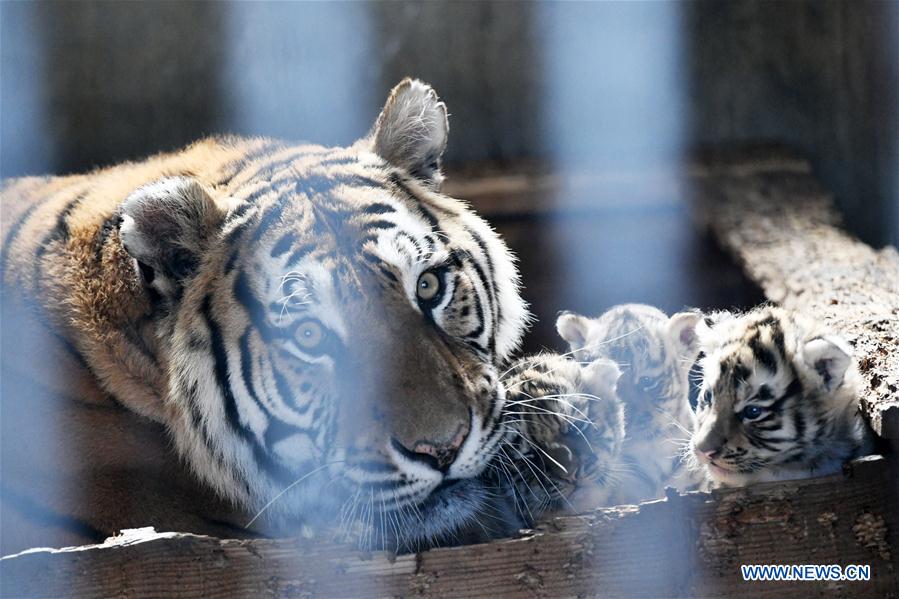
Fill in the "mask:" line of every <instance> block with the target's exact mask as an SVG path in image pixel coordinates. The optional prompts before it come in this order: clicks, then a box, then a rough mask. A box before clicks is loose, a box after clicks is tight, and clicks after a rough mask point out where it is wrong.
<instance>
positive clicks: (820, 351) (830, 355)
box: [802, 335, 852, 391]
mask: <svg viewBox="0 0 899 599" xmlns="http://www.w3.org/2000/svg"><path fill="white" fill-rule="evenodd" d="M802 361H803V362H805V365H806V366H808V367H809V369H811V370H812V371H814V372H815V374H816V375H817V377H818V379H819V380H820V381H821V384H822V385H824V388H825V389H827V390H828V391H833V390H834V389H836V388H837V387H839V386H840V385H842V384H843V378H844V377H845V376H846V371H847V370H848V369H849V365H850V363H851V362H852V350H851V349H849V346H848V345H847V344H846V342H845V341H843V340H842V339H840V338H839V337H835V336H831V335H829V336H826V337H818V338H817V339H812V340H811V341H807V342H806V343H805V344H804V345H803V346H802Z"/></svg>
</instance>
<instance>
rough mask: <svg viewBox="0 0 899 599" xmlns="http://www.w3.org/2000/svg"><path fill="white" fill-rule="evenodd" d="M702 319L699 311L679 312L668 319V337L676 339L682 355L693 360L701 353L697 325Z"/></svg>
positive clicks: (675, 342)
mask: <svg viewBox="0 0 899 599" xmlns="http://www.w3.org/2000/svg"><path fill="white" fill-rule="evenodd" d="M700 319H702V314H700V313H699V312H697V311H689V312H678V313H677V314H675V315H674V316H672V317H671V318H669V319H668V338H669V339H671V340H672V341H674V345H675V347H677V350H678V354H679V355H680V356H681V357H684V358H689V359H690V360H693V359H695V358H696V356H697V355H698V354H699V338H698V337H697V335H696V326H697V325H698V324H699V321H700Z"/></svg>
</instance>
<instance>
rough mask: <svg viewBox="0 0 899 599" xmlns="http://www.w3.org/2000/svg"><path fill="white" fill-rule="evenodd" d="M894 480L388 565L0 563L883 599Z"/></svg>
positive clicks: (818, 486)
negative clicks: (754, 575) (828, 567)
mask: <svg viewBox="0 0 899 599" xmlns="http://www.w3.org/2000/svg"><path fill="white" fill-rule="evenodd" d="M895 476H896V473H895V472H894V471H891V470H890V465H889V464H888V463H887V462H886V461H885V460H884V459H881V458H871V459H866V460H861V461H859V462H856V463H854V464H852V465H851V466H849V467H848V468H847V470H846V472H845V473H844V475H842V476H841V475H836V476H831V477H825V478H817V479H810V480H804V481H796V482H790V483H770V484H760V485H757V486H754V487H750V488H746V489H731V490H722V491H716V492H713V493H711V494H705V493H692V494H687V495H677V494H671V495H670V496H669V497H668V498H666V499H665V500H661V501H655V502H650V503H646V504H643V505H640V506H620V507H616V508H608V509H600V510H597V511H595V512H592V513H589V514H586V515H583V516H572V517H562V518H556V519H554V520H552V521H550V522H547V523H546V524H544V525H543V526H541V528H540V529H538V530H534V531H525V532H523V533H522V534H521V535H520V536H519V537H518V538H515V539H510V540H504V541H496V542H492V543H486V544H483V545H474V546H465V547H453V548H445V549H436V550H431V551H426V552H422V553H419V554H410V555H400V556H392V555H387V554H384V553H371V554H360V553H358V552H355V551H353V550H352V548H348V547H345V546H339V545H333V544H328V543H312V542H311V541H308V540H295V539H290V540H288V539H279V540H224V539H215V538H212V537H202V536H195V535H187V534H178V533H155V532H152V530H151V529H139V530H137V531H130V532H129V533H127V534H124V535H123V536H121V537H116V538H113V539H110V540H108V541H107V542H106V543H104V544H103V545H94V546H89V547H75V548H69V549H60V550H53V549H36V550H30V551H27V552H24V553H21V554H18V555H14V556H10V557H6V558H3V559H2V561H0V584H2V588H0V591H2V595H3V596H4V597H12V596H28V597H37V596H71V595H74V596H81V597H101V596H102V597H108V596H142V597H143V596H146V597H156V596H170V595H179V596H185V597H200V596H219V595H226V594H227V595H234V596H262V595H265V596H288V597H294V596H297V597H307V596H319V597H358V596H378V597H384V596H398V597H410V596H422V595H428V596H435V597H448V596H452V597H483V596H495V597H499V596H502V597H559V596H566V597H568V596H596V595H603V596H608V597H616V596H621V597H623V596H631V597H633V596H646V597H663V596H664V597H671V596H697V595H698V596H711V595H722V594H742V593H744V592H751V593H753V594H754V595H763V596H764V595H772V596H773V595H777V596H783V595H784V594H802V593H805V594H818V593H822V592H825V591H827V592H837V593H839V594H841V595H850V594H851V595H853V596H871V597H876V596H881V597H882V596H884V595H885V594H886V593H888V592H894V591H895V590H896V589H897V588H899V572H897V568H896V566H897V562H896V559H897V558H896V555H897V551H899V544H897V543H899V509H897V493H896V485H895ZM741 564H839V565H841V566H846V565H849V564H864V565H870V566H871V580H870V581H867V582H855V581H829V582H799V581H793V582H776V583H775V582H744V581H743V580H742V576H741V571H740V565H741Z"/></svg>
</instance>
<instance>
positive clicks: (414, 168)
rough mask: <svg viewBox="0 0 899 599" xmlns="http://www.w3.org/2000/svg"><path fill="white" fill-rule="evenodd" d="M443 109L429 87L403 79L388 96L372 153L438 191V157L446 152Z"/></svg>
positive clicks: (376, 130)
mask: <svg viewBox="0 0 899 599" xmlns="http://www.w3.org/2000/svg"><path fill="white" fill-rule="evenodd" d="M448 132H449V122H448V121H447V118H446V105H444V103H443V102H441V101H440V98H439V97H437V93H436V92H435V91H434V90H433V89H432V88H431V86H430V85H428V84H426V83H422V82H421V81H419V80H418V79H409V78H406V79H403V80H402V81H401V82H400V83H399V85H397V86H396V87H394V88H393V90H392V91H391V92H390V97H388V98H387V103H386V104H384V108H383V109H382V110H381V115H380V116H379V117H378V120H377V121H376V122H375V126H374V132H373V134H372V140H373V150H374V152H375V153H376V154H378V155H379V156H380V157H381V158H383V159H384V160H386V161H387V162H389V163H390V164H392V165H393V166H396V167H399V168H402V169H405V170H407V171H408V172H409V174H411V175H412V176H413V177H415V178H416V179H418V180H420V181H421V182H423V183H425V184H426V185H428V186H430V187H434V188H437V187H438V186H439V185H440V182H441V181H443V175H442V174H441V173H440V157H441V156H443V150H444V149H445V148H446V138H447V133H448Z"/></svg>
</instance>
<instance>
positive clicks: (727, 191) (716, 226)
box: [692, 148, 899, 441]
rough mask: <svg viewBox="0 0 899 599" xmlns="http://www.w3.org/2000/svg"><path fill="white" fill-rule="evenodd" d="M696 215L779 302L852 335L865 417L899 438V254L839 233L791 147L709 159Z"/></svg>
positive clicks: (700, 174)
mask: <svg viewBox="0 0 899 599" xmlns="http://www.w3.org/2000/svg"><path fill="white" fill-rule="evenodd" d="M692 175H693V177H692V184H693V185H694V186H695V189H696V191H697V193H696V195H697V197H698V202H697V206H696V215H697V217H698V218H699V220H700V222H701V223H702V224H703V225H705V226H708V227H709V228H710V229H711V231H712V232H713V233H714V234H715V235H716V236H717V237H718V239H719V240H720V242H721V244H722V245H723V246H724V247H725V248H726V249H728V250H729V251H730V252H732V253H733V255H734V256H735V257H736V259H737V260H739V262H740V263H741V264H742V265H743V267H744V269H745V270H746V272H747V274H748V275H749V277H750V278H752V279H754V280H755V281H756V282H757V283H758V284H759V285H760V286H761V287H762V289H763V291H764V292H765V295H766V296H767V297H768V298H769V299H770V300H772V301H774V302H776V303H778V304H781V305H783V306H786V307H787V308H791V309H796V310H801V311H803V312H805V313H808V314H811V315H813V316H814V317H815V318H818V319H820V320H822V321H824V322H825V323H827V324H828V325H829V326H831V327H832V328H834V329H835V330H837V331H839V332H841V333H842V334H843V335H845V336H846V337H847V338H848V340H849V342H850V343H851V344H852V345H853V346H854V348H855V355H856V358H857V360H858V362H859V368H860V370H861V373H862V376H863V377H864V380H865V382H866V384H867V387H866V389H865V390H864V393H863V396H862V402H861V403H862V409H863V411H864V413H865V415H866V416H867V417H868V419H869V421H870V423H871V426H872V428H873V429H874V430H875V431H876V432H877V434H879V435H880V436H882V437H885V438H888V439H891V440H894V441H895V440H899V252H897V251H896V248H894V247H892V246H887V247H884V248H883V249H880V250H875V249H873V248H871V247H869V246H868V245H866V244H864V243H862V242H861V241H859V240H858V239H856V238H855V237H853V236H852V235H851V234H849V233H846V232H845V231H843V230H842V229H841V228H840V222H841V219H840V216H839V215H838V213H837V211H836V210H835V209H834V207H833V198H832V196H831V194H830V193H828V192H827V191H826V190H824V189H823V188H822V187H821V186H820V185H819V184H818V183H817V181H816V180H815V179H814V177H813V176H812V174H811V169H810V167H809V165H808V163H807V162H805V161H804V160H803V159H802V158H800V157H798V156H797V155H796V154H794V153H792V152H790V151H789V150H786V149H783V148H758V149H756V150H755V151H753V152H751V153H749V154H747V153H746V152H742V153H733V152H731V153H721V152H718V153H714V154H708V155H706V156H705V157H704V158H703V159H702V160H700V161H698V162H697V163H696V164H695V165H694V167H693V169H692Z"/></svg>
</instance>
